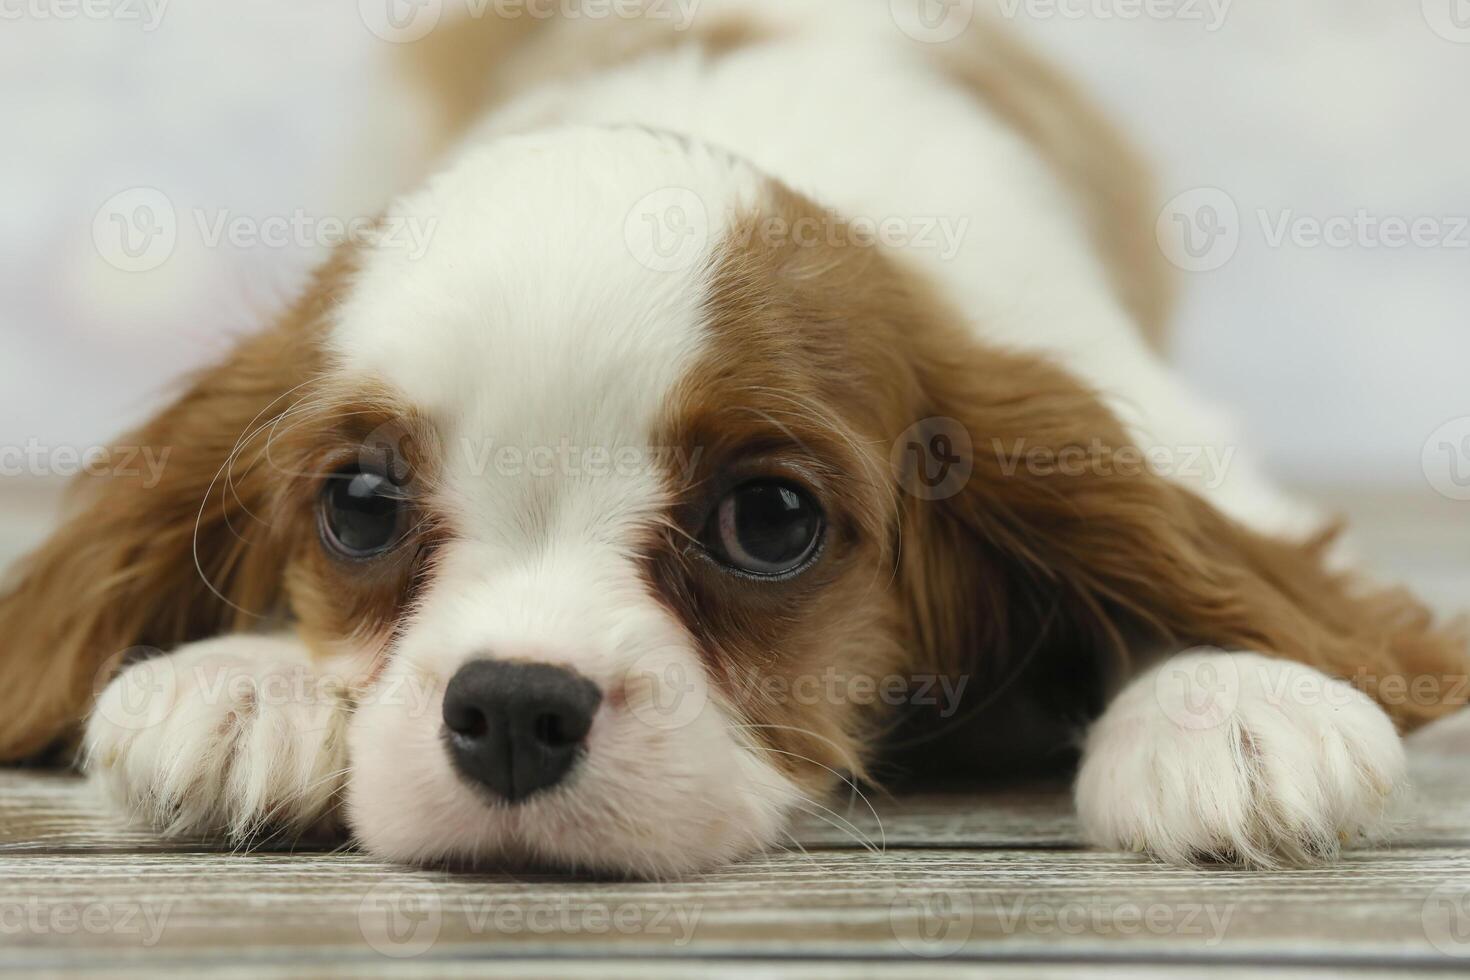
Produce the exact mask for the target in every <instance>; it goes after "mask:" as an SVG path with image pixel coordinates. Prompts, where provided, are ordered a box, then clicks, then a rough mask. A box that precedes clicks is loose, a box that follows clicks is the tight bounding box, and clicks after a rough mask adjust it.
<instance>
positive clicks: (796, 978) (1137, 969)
mask: <svg viewBox="0 0 1470 980" xmlns="http://www.w3.org/2000/svg"><path fill="white" fill-rule="evenodd" d="M208 969H209V977H210V980H274V978H283V977H292V978H295V977H301V978H323V977H325V978H332V977H363V978H367V977H383V978H415V977H432V978H445V980H454V978H459V977H486V978H491V980H498V978H507V980H543V978H546V980H550V978H567V980H582V978H586V980H687V978H688V977H690V976H699V977H708V978H711V980H751V978H761V980H854V978H874V980H919V978H924V977H932V976H940V977H949V976H976V975H977V973H978V975H983V976H984V977H985V978H986V980H1038V978H1048V977H1055V978H1060V980H1135V978H1137V980H1155V978H1158V980H1178V977H1179V976H1180V972H1181V967H1180V965H1179V964H1174V963H1162V964H1144V963H1129V964H1126V965H1119V964H1097V963H1070V962H1057V963H1005V962H1000V961H991V962H987V963H986V964H985V966H984V968H983V973H979V971H978V968H977V965H976V964H975V963H973V962H968V961H959V962H955V961H949V960H923V961H918V960H916V961H914V962H907V963H906V962H898V961H891V960H884V961H878V962H871V961H863V960H856V959H853V960H801V959H775V958H773V959H748V960H747V959H741V960H717V959H700V960H697V961H693V962H692V961H690V960H649V959H628V960H611V961H609V960H602V961H589V960H573V959H555V958H548V959H516V958H510V959H474V960H460V961H451V960H445V959H437V960H429V961H428V962H424V961H417V960H407V961H404V960H386V959H385V960H383V961H381V962H377V963H353V964H351V965H350V966H348V965H343V964H340V963H338V964H333V963H317V964H313V965H312V967H311V968H310V969H309V970H308V969H307V968H305V967H303V966H291V965H283V964H272V963H269V962H266V961H252V962H251V964H250V965H249V966H241V967H233V968H231V967H221V966H218V965H215V964H208ZM106 975H107V976H108V977H110V978H118V980H130V978H139V980H153V978H154V977H156V976H157V975H158V974H157V973H156V972H155V971H153V970H150V969H147V968H144V969H123V970H118V969H109V970H107V973H106ZM1188 975H1189V976H1191V977H1201V978H1204V980H1257V978H1259V980H1344V971H1343V969H1342V968H1340V967H1311V966H1301V965H1297V966H1278V967H1272V966H1266V965H1260V964H1254V965H1250V966H1230V965H1212V964H1201V963H1191V964H1189V965H1188ZM1347 976H1348V977H1350V978H1351V980H1390V978H1392V980H1403V978H1405V977H1413V976H1424V977H1442V976H1444V971H1443V970H1412V969H1395V970H1392V971H1390V970H1387V969H1366V970H1359V969H1353V970H1351V971H1350V972H1349V973H1347Z"/></svg>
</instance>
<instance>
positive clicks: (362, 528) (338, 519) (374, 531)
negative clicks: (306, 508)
mask: <svg viewBox="0 0 1470 980" xmlns="http://www.w3.org/2000/svg"><path fill="white" fill-rule="evenodd" d="M403 511H404V502H403V499H402V497H401V496H400V495H399V491H398V488H397V487H396V486H395V485H394V484H393V481H392V480H390V479H389V478H388V477H387V476H385V475H383V474H381V473H374V472H371V471H369V470H364V469H359V468H357V467H352V468H350V469H346V470H343V471H342V472H340V473H338V474H336V475H335V476H333V477H332V478H331V479H329V480H327V483H326V486H325V487H323V488H322V501H321V512H322V520H321V528H322V538H323V540H324V541H325V542H326V544H327V546H328V547H329V548H331V549H332V550H334V551H336V552H338V553H339V554H341V555H343V556H345V557H347V558H372V557H375V556H377V555H381V554H382V553H383V552H385V551H387V550H388V549H389V548H391V547H393V545H395V544H397V543H398V540H399V539H400V538H401V537H402V536H403V523H404V522H403Z"/></svg>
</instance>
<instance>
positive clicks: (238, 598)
mask: <svg viewBox="0 0 1470 980" xmlns="http://www.w3.org/2000/svg"><path fill="white" fill-rule="evenodd" d="M349 265H350V255H349V254H348V253H346V252H342V253H339V255H338V256H337V257H336V258H335V259H334V260H333V261H332V262H331V263H330V264H329V265H328V266H327V267H326V268H325V269H324V270H323V271H322V272H321V273H320V275H319V276H318V280H317V282H316V285H315V287H314V288H313V289H312V291H311V292H310V294H309V295H308V297H307V298H306V299H305V300H304V301H302V302H301V303H299V304H298V305H297V306H296V307H295V308H294V309H293V310H291V311H290V312H289V313H288V314H287V316H285V317H284V318H283V320H282V322H281V323H280V324H279V325H278V326H277V327H276V328H275V329H272V330H270V331H268V332H266V333H264V334H261V335H259V336H256V337H252V338H250V339H248V340H246V341H245V342H243V343H242V344H240V345H239V346H238V348H237V349H236V350H235V351H234V353H233V354H232V355H231V356H230V358H229V359H228V360H227V361H226V362H225V363H223V364H221V365H220V366H218V367H215V368H213V369H211V370H208V371H205V372H203V373H202V374H200V375H199V376H198V377H197V378H196V379H195V380H194V381H193V383H192V384H191V385H190V386H189V387H188V389H187V391H186V392H185V394H183V396H182V397H180V398H179V399H178V400H177V401H175V402H174V403H173V404H172V405H171V406H170V407H169V408H168V409H166V410H165V411H164V412H163V413H162V414H160V415H159V416H158V417H156V418H155V419H154V420H153V421H151V422H150V423H148V424H147V425H145V426H144V427H143V428H142V429H141V430H139V431H138V432H136V433H133V434H132V435H131V436H129V437H126V438H125V439H123V440H121V441H120V443H119V445H121V446H126V447H128V449H129V450H130V451H131V450H133V449H139V448H146V449H147V450H148V451H149V453H150V454H151V455H150V458H152V459H154V460H161V461H163V465H162V468H161V472H160V473H157V474H155V473H149V472H140V471H141V470H142V469H143V468H141V467H139V468H138V471H133V470H130V471H129V472H130V473H131V474H132V475H123V474H113V475H106V476H97V477H88V476H84V477H82V478H81V482H80V483H78V484H77V485H75V486H74V487H73V490H72V493H73V496H72V499H71V507H70V511H69V512H70V514H71V516H70V517H69V519H67V520H66V521H65V523H64V524H63V526H62V527H61V528H60V529H59V530H58V531H56V533H55V534H54V535H53V536H52V537H51V538H50V540H49V541H47V542H46V543H45V544H44V545H43V546H42V547H41V548H40V549H39V550H37V551H36V552H35V553H33V554H31V555H30V556H29V557H28V558H26V559H25V560H23V561H22V562H21V563H20V564H19V565H18V567H17V568H15V569H13V570H12V571H11V574H10V576H9V577H8V578H7V581H6V585H5V591H4V592H3V593H0V637H3V640H0V762H13V761H18V760H24V759H27V758H30V757H33V756H36V755H37V754H39V753H42V752H45V751H47V750H49V749H55V748H61V749H64V748H66V747H67V746H68V745H69V744H70V743H71V742H72V740H73V738H74V736H75V734H76V729H77V726H78V723H79V721H80V720H81V719H82V717H83V716H84V715H85V713H86V712H87V711H88V710H89V708H90V703H91V699H92V697H93V696H94V693H95V688H96V687H98V686H99V685H100V683H101V682H102V681H104V680H106V677H103V676H99V675H101V674H104V673H107V672H109V671H110V670H111V669H113V668H115V667H116V666H117V661H118V660H119V657H120V655H122V654H124V653H125V652H127V651H129V650H131V649H134V648H139V647H153V648H160V649H165V650H166V649H168V648H170V647H173V646H176V645H178V644H181V643H185V642H189V641H191V640H194V639H199V638H203V637H207V636H209V635H212V634H216V633H220V632H226V631H231V630H238V629H243V628H248V627H250V626H251V625H253V624H255V623H256V622H257V621H258V619H259V618H260V617H262V616H264V615H268V614H270V613H271V612H272V611H273V610H274V607H275V606H276V605H277V602H278V599H279V591H280V582H281V571H282V566H283V564H284V561H285V553H286V549H287V547H288V545H289V542H288V541H286V540H284V536H283V535H281V534H279V533H276V525H275V522H274V521H273V520H272V519H271V508H272V507H273V506H274V501H273V500H272V493H271V491H272V487H273V485H274V484H275V483H278V482H279V481H272V480H271V479H270V475H269V470H270V467H269V466H268V465H261V464H260V458H259V454H260V451H261V448H262V445H263V442H264V438H263V437H264V435H265V434H266V433H267V432H268V430H270V423H271V422H272V420H273V419H274V418H275V417H276V416H278V415H279V414H280V413H283V412H285V411H286V410H287V409H288V408H289V407H290V406H291V404H292V402H293V397H294V396H293V395H292V394H291V393H292V392H293V389H296V388H297V387H298V386H301V385H303V384H304V383H306V382H309V381H310V380H311V379H313V378H314V377H315V376H316V374H317V372H319V371H320V369H321V363H320V362H321V357H320V344H319V341H320V329H319V327H320V324H321V322H322V320H323V316H324V314H325V312H326V311H327V310H328V309H329V308H330V306H331V304H332V301H333V298H334V295H335V293H336V291H337V288H338V287H339V285H340V284H341V282H342V281H343V279H344V278H345V276H346V275H347V274H348V273H349ZM247 453H248V456H247ZM232 463H233V467H232V466H231V465H230V464H232ZM155 481H156V485H155Z"/></svg>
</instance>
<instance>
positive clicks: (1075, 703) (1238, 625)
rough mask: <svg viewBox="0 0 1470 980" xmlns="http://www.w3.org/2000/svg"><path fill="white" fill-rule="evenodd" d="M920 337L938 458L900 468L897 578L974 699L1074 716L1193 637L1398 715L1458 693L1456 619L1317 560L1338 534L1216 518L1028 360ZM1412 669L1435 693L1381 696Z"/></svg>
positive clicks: (929, 445) (919, 640)
mask: <svg viewBox="0 0 1470 980" xmlns="http://www.w3.org/2000/svg"><path fill="white" fill-rule="evenodd" d="M918 343H919V344H920V345H921V349H920V351H919V353H918V355H917V356H918V365H917V372H916V382H917V383H918V384H919V385H920V386H922V388H923V390H924V394H925V395H926V396H927V406H928V411H927V414H928V415H929V416H933V417H935V418H933V419H931V421H930V422H928V423H927V424H926V425H927V427H924V426H921V427H920V429H921V435H920V437H919V438H918V439H916V440H913V441H914V443H915V444H916V445H919V446H920V447H921V450H922V451H924V452H926V453H927V458H925V459H923V462H925V464H926V465H928V466H930V467H931V468H935V469H933V470H932V473H931V481H930V482H929V483H927V484H926V483H923V482H919V483H914V482H913V481H914V480H915V479H916V478H917V474H916V473H915V472H913V471H912V469H911V470H910V471H909V472H907V473H906V474H905V482H906V483H908V485H909V486H908V488H909V490H910V491H911V492H910V499H909V500H908V502H907V504H906V507H907V511H908V512H907V516H906V518H905V528H904V544H903V554H902V558H901V579H902V582H903V585H904V588H905V590H906V596H907V602H908V604H909V608H910V619H911V621H912V623H913V624H914V629H915V643H916V646H917V647H918V648H919V649H920V650H922V651H923V652H924V654H925V655H926V657H927V659H928V662H929V663H930V664H931V665H933V666H934V668H935V669H937V670H940V671H942V672H945V673H950V674H966V675H973V677H974V679H975V680H976V682H977V683H976V684H974V685H972V691H971V695H972V697H975V698H978V699H979V700H982V701H983V700H985V699H986V698H989V699H990V700H991V702H992V703H991V704H990V705H989V706H988V707H987V708H986V711H987V712H989V711H1002V712H1003V711H1004V710H1005V709H1006V708H1007V707H1014V706H1016V705H1024V706H1030V705H1034V704H1035V703H1038V702H1040V703H1043V706H1044V707H1046V708H1048V709H1050V710H1051V711H1053V712H1054V713H1059V714H1061V715H1063V716H1070V717H1071V719H1072V720H1073V721H1075V722H1082V721H1086V720H1089V719H1090V717H1092V716H1095V714H1096V712H1097V711H1098V710H1100V708H1101V707H1102V705H1103V701H1104V700H1105V699H1106V697H1107V696H1108V695H1109V694H1110V692H1111V691H1112V690H1113V689H1115V687H1116V685H1117V684H1119V683H1121V682H1122V681H1124V680H1126V678H1127V676H1128V674H1129V673H1131V672H1133V671H1135V670H1137V669H1138V667H1140V666H1142V665H1143V662H1144V661H1145V660H1147V659H1149V658H1151V657H1158V656H1166V655H1169V654H1171V653H1173V652H1177V651H1179V650H1181V649H1183V648H1186V647H1191V646H1197V645H1202V646H1218V647H1222V648H1227V649H1242V650H1251V651H1255V652H1259V653H1264V654H1267V655H1273V656H1280V657H1286V658H1291V659H1294V660H1299V661H1302V662H1305V663H1308V664H1311V665H1313V666H1315V667H1317V668H1319V669H1321V670H1323V671H1324V672H1326V673H1328V674H1332V675H1335V676H1338V677H1343V678H1346V679H1348V680H1350V681H1355V682H1359V683H1360V684H1362V685H1363V686H1364V688H1365V690H1366V692H1367V693H1369V694H1370V695H1376V696H1378V697H1379V699H1380V700H1381V701H1383V702H1384V705H1385V708H1386V709H1387V710H1388V711H1389V712H1390V714H1391V715H1393V717H1394V718H1395V720H1396V721H1397V722H1398V723H1399V724H1400V725H1401V726H1402V727H1405V728H1409V727H1413V726H1416V725H1418V724H1422V723H1424V722H1426V721H1428V720H1431V719H1433V718H1436V717H1439V716H1441V715H1443V714H1445V713H1448V712H1449V711H1451V710H1454V709H1455V708H1457V707H1459V706H1461V705H1463V704H1464V692H1463V690H1462V687H1463V685H1457V684H1454V683H1453V682H1452V681H1453V678H1456V677H1463V676H1464V675H1465V673H1466V671H1467V667H1470V658H1467V656H1466V646H1465V640H1464V636H1463V635H1462V633H1461V631H1460V630H1459V629H1454V630H1441V629H1439V628H1437V627H1436V625H1435V623H1434V621H1433V617H1432V616H1431V614H1430V613H1429V612H1428V611H1427V610H1426V609H1425V608H1424V607H1423V606H1422V605H1421V604H1420V603H1419V602H1417V601H1416V600H1415V599H1414V598H1413V597H1411V596H1409V595H1408V594H1406V593H1404V592H1400V591H1376V590H1373V589H1368V588H1364V587H1363V586H1362V585H1360V584H1359V583H1357V582H1355V581H1354V580H1353V579H1352V578H1351V577H1349V576H1346V575H1342V574H1337V573H1335V572H1333V571H1330V570H1329V568H1328V565H1327V563H1326V561H1325V556H1324V553H1325V552H1326V550H1327V549H1328V547H1329V545H1330V544H1331V542H1332V539H1333V538H1334V537H1335V532H1329V533H1324V534H1322V535H1320V536H1319V537H1317V538H1315V539H1313V540H1311V541H1308V542H1305V543H1301V542H1290V541H1284V540H1277V539H1273V538H1269V537H1265V536H1263V535H1260V534H1257V533H1254V532H1252V531H1250V530H1248V529H1247V528H1245V527H1242V526H1241V525H1239V524H1237V523H1236V522H1234V521H1232V520H1230V519H1229V518H1227V517H1225V516H1224V515H1223V514H1221V513H1220V512H1219V511H1217V510H1216V509H1215V508H1214V507H1212V506H1211V505H1210V504H1208V503H1206V502H1205V501H1204V500H1203V499H1201V498H1200V497H1199V496H1197V495H1196V494H1195V493H1193V492H1192V491H1190V490H1188V489H1185V488H1183V487H1181V486H1178V485H1176V484H1174V483H1172V482H1170V481H1168V480H1166V479H1164V478H1163V477H1161V476H1159V475H1157V474H1155V473H1154V472H1152V471H1151V470H1150V469H1149V468H1148V467H1147V466H1146V465H1145V463H1144V458H1143V455H1142V453H1141V452H1140V451H1139V450H1138V449H1137V447H1136V446H1134V445H1132V444H1131V443H1130V440H1129V438H1128V436H1127V434H1126V432H1125V430H1124V427H1123V426H1122V425H1121V424H1120V423H1119V422H1118V420H1117V419H1116V418H1115V417H1114V416H1113V414H1112V413H1111V412H1110V411H1109V410H1108V409H1107V407H1106V406H1105V405H1104V404H1103V403H1102V402H1101V400H1100V399H1099V398H1097V397H1096V396H1095V395H1094V394H1092V393H1091V392H1089V391H1088V390H1087V389H1086V388H1084V387H1083V386H1082V385H1081V384H1080V383H1079V382H1078V381H1076V380H1075V379H1074V378H1073V377H1071V376H1070V375H1069V374H1067V373H1066V372H1064V371H1062V370H1060V369H1058V368H1056V367H1054V366H1051V365H1050V364H1048V363H1046V362H1044V361H1042V360H1041V359H1039V358H1036V357H1032V356H1027V355H1021V354H1015V353H1009V352H1005V351H999V350H989V349H986V350H980V349H978V348H977V345H976V344H975V343H974V341H972V340H971V339H970V338H969V337H967V336H962V335H960V334H958V333H952V334H943V335H941V334H938V333H935V334H933V335H926V336H925V337H921V338H919V340H918ZM935 436H938V440H937V441H936V439H935V438H934V437H935ZM967 443H968V445H967ZM943 465H949V466H950V467H951V468H952V470H953V471H954V472H952V473H950V474H948V476H949V478H950V479H951V480H952V481H953V482H952V484H951V485H950V486H948V487H946V486H945V485H944V483H943V482H942V481H938V482H935V480H934V479H933V478H932V477H936V476H937V475H938V474H939V472H940V471H939V470H938V469H937V467H939V466H943ZM925 498H928V499H925ZM1424 677H1432V678H1433V679H1434V682H1435V683H1436V684H1437V685H1438V686H1437V687H1436V688H1435V690H1437V691H1438V692H1440V693H1439V695H1438V697H1436V698H1424V697H1411V698H1402V697H1386V696H1385V694H1386V693H1387V688H1386V684H1385V682H1386V681H1387V682H1389V683H1400V684H1401V683H1404V682H1406V683H1408V684H1412V683H1413V682H1414V681H1415V679H1416V678H1424ZM1380 685H1384V686H1385V689H1384V690H1380V689H1379V686H1380ZM975 688H979V689H980V690H975Z"/></svg>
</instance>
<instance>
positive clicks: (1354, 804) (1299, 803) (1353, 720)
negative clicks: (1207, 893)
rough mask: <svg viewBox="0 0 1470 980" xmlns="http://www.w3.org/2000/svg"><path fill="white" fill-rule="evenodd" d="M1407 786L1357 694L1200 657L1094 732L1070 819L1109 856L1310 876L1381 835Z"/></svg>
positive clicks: (1138, 688)
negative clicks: (1309, 867)
mask: <svg viewBox="0 0 1470 980" xmlns="http://www.w3.org/2000/svg"><path fill="white" fill-rule="evenodd" d="M1404 779H1405V762H1404V752H1403V747H1402V745H1401V743H1400V740H1399V736H1398V734H1397V732H1395V731H1394V727H1393V723H1392V722H1391V721H1389V719H1388V716H1387V715H1385V714H1384V712H1383V709H1381V708H1380V707H1379V706H1378V705H1377V704H1375V703H1374V702H1373V701H1372V700H1370V699H1369V698H1368V697H1367V696H1366V695H1364V694H1363V693H1362V692H1360V691H1358V690H1356V689H1355V688H1353V687H1352V686H1351V685H1349V684H1347V683H1346V682H1344V681H1340V680H1335V679H1332V678H1329V677H1326V676H1324V675H1323V674H1321V673H1319V672H1318V671H1316V670H1313V669H1312V668H1311V667H1307V666H1305V665H1304V664H1300V663H1296V662H1293V661H1287V660H1273V659H1268V658H1266V657H1262V656H1259V655H1256V654H1246V653H1220V652H1215V651H1197V652H1193V653H1190V654H1186V655H1182V656H1180V657H1177V658H1175V659H1173V660H1171V661H1169V662H1167V663H1165V664H1163V665H1162V666H1160V667H1159V668H1157V669H1156V670H1154V671H1152V672H1150V673H1148V674H1146V675H1144V676H1143V677H1140V678H1138V679H1137V680H1135V681H1134V682H1133V683H1132V684H1131V685H1130V686H1129V687H1128V688H1127V689H1126V690H1124V691H1123V693H1122V694H1121V695H1119V696H1118V697H1117V698H1116V699H1115V700H1114V701H1113V703H1112V705H1111V706H1110V707H1109V708H1108V710H1107V712H1106V713H1105V714H1104V715H1103V716H1102V718H1101V719H1099V720H1098V721H1097V723H1096V724H1095V725H1094V726H1093V728H1092V731H1091V733H1090V734H1089V736H1088V739H1087V747H1086V754H1085V756H1084V758H1083V763H1082V770H1081V772H1080V773H1079V775H1078V779H1077V809H1078V814H1079V816H1080V818H1081V821H1082V827H1083V830H1084V832H1085V834H1086V836H1087V838H1088V839H1089V840H1090V841H1092V842H1094V843H1096V844H1099V845H1101V846H1104V847H1111V848H1119V849H1124V850H1133V851H1147V852H1149V853H1151V854H1154V855H1156V856H1158V857H1160V858H1162V859H1164V860H1166V861H1170V862H1174V863H1180V864H1182V863H1188V862H1192V861H1197V860H1201V859H1224V860H1231V861H1235V862H1238V863H1241V864H1245V865H1250V866H1255V867H1271V866H1275V865H1279V864H1305V863H1311V862H1314V861H1320V860H1323V859H1325V858H1330V857H1332V856H1334V855H1336V854H1337V851H1338V849H1339V847H1340V846H1341V845H1343V844H1347V843H1351V842H1354V841H1358V840H1362V839H1371V838H1373V837H1375V836H1378V835H1379V834H1380V833H1381V832H1382V831H1383V830H1384V829H1385V828H1386V826H1387V823H1388V819H1389V816H1390V812H1391V804H1392V803H1393V801H1394V799H1395V797H1396V795H1397V794H1398V792H1399V790H1400V789H1401V788H1402V786H1403V784H1404Z"/></svg>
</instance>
